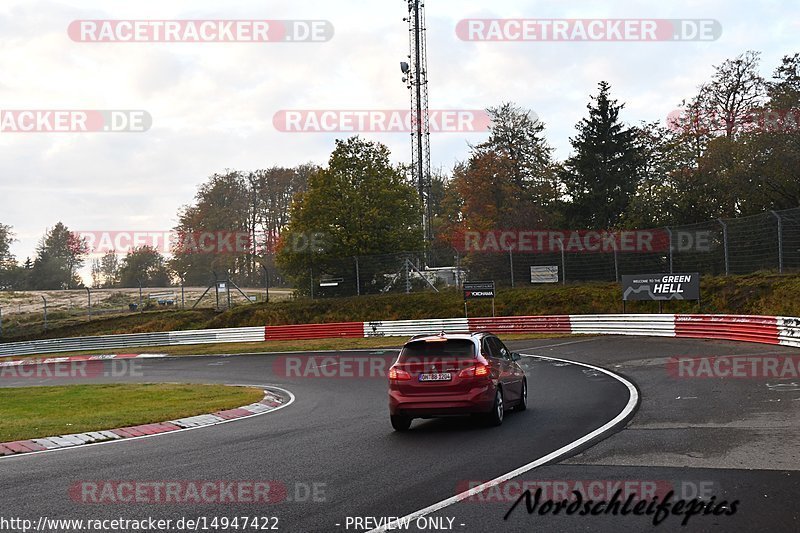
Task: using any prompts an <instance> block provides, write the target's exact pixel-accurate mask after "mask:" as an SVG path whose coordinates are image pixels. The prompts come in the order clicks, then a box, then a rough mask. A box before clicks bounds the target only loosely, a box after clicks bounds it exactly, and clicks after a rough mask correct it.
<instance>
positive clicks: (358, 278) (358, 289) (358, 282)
mask: <svg viewBox="0 0 800 533" xmlns="http://www.w3.org/2000/svg"><path fill="white" fill-rule="evenodd" d="M354 259H355V260H356V295H357V296H361V272H360V271H359V269H358V257H355V258H354Z"/></svg>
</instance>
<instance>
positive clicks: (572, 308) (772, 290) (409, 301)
mask: <svg viewBox="0 0 800 533" xmlns="http://www.w3.org/2000/svg"><path fill="white" fill-rule="evenodd" d="M702 295H703V303H702V312H704V313H731V314H757V315H784V316H800V274H797V273H795V274H785V275H779V274H775V273H769V272H762V273H756V274H752V275H747V276H717V277H711V276H707V277H705V278H703V282H702ZM496 310H497V315H498V316H513V315H553V314H607V313H620V312H622V289H621V287H620V285H619V284H617V283H582V284H568V285H566V286H563V285H558V286H544V287H541V286H539V287H525V288H517V289H510V288H505V289H503V288H501V289H500V290H499V291H498V294H497V300H496ZM697 311H698V306H697V304H696V303H695V302H667V303H666V304H665V305H664V312H666V313H696V312H697ZM491 312H492V309H491V302H481V301H477V302H472V303H470V316H490V315H491ZM628 312H631V313H656V312H658V304H657V303H655V302H631V303H630V305H629V306H628ZM458 316H464V300H463V297H462V294H461V293H460V292H458V291H455V290H448V291H443V292H441V293H439V294H435V293H432V292H420V293H412V294H408V295H406V294H389V295H377V296H362V297H350V298H330V299H318V300H310V299H298V300H288V301H278V302H270V303H268V304H264V303H261V304H253V305H242V306H238V307H235V308H233V309H231V310H229V311H226V312H224V313H215V312H214V311H213V310H210V309H204V310H199V309H198V310H194V311H178V310H171V311H169V310H167V311H161V310H159V311H153V312H148V313H143V314H138V313H132V314H129V315H125V316H118V317H105V318H103V317H95V318H93V319H92V320H89V319H88V318H87V317H82V318H75V319H72V320H74V322H71V323H69V324H68V325H65V326H63V327H58V328H54V329H51V330H49V331H48V332H47V333H46V334H42V332H41V324H38V325H35V324H28V325H26V326H24V327H23V326H20V327H16V328H4V335H5V336H4V337H3V339H2V340H3V341H4V342H12V341H21V340H33V339H37V338H57V337H80V336H90V335H111V334H119V333H145V332H153V331H178V330H189V329H210V328H229V327H243V326H264V325H280V324H304V323H305V324H307V323H321V322H361V321H371V320H401V319H422V318H452V317H458Z"/></svg>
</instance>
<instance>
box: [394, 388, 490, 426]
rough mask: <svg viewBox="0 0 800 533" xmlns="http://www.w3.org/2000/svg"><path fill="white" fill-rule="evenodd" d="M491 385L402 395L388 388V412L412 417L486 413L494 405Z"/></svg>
mask: <svg viewBox="0 0 800 533" xmlns="http://www.w3.org/2000/svg"><path fill="white" fill-rule="evenodd" d="M494 391H495V388H494V386H493V385H484V386H481V387H475V388H473V389H472V390H471V391H470V392H469V393H459V394H447V395H443V394H437V395H418V394H415V395H404V394H402V393H400V392H398V391H395V390H391V389H390V390H389V413H390V414H392V415H403V416H413V417H420V418H421V417H436V416H450V415H467V414H472V413H487V412H489V411H490V410H491V409H492V406H493V405H494V396H495V395H494Z"/></svg>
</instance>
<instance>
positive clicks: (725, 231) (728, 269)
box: [718, 218, 731, 276]
mask: <svg viewBox="0 0 800 533" xmlns="http://www.w3.org/2000/svg"><path fill="white" fill-rule="evenodd" d="M718 222H719V223H720V225H721V226H722V244H723V248H724V250H725V275H726V276H728V275H730V273H731V263H730V258H729V256H728V225H727V224H726V223H725V221H724V220H722V219H721V218H720V219H719V220H718Z"/></svg>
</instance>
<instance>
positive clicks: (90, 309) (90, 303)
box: [86, 287, 92, 318]
mask: <svg viewBox="0 0 800 533" xmlns="http://www.w3.org/2000/svg"><path fill="white" fill-rule="evenodd" d="M86 294H87V295H89V309H88V314H89V318H91V317H92V290H91V289H90V288H89V287H86Z"/></svg>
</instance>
